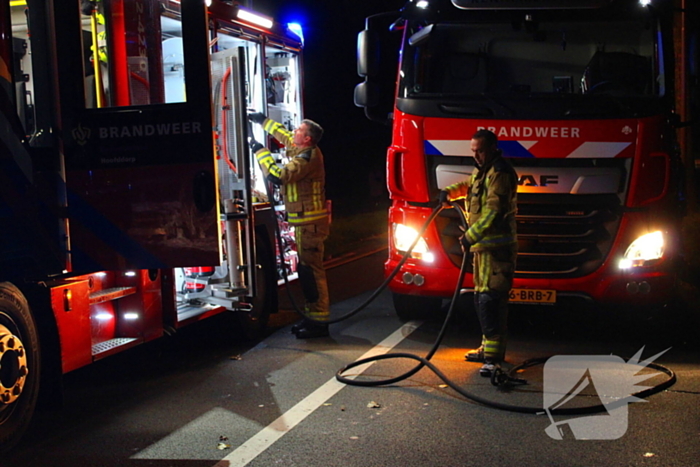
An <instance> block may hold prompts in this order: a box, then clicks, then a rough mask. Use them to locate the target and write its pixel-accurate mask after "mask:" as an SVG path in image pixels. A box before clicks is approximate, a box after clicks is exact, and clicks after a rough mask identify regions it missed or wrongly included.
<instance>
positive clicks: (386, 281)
mask: <svg viewBox="0 0 700 467" xmlns="http://www.w3.org/2000/svg"><path fill="white" fill-rule="evenodd" d="M265 187H266V189H267V196H268V199H269V200H270V202H271V200H272V193H271V190H270V184H269V183H266V184H265ZM442 209H443V207H442V206H441V205H440V206H438V207H436V208H435V209H434V210H433V212H432V213H431V214H430V216H429V217H428V219H427V220H426V221H425V224H424V225H423V227H422V228H421V230H420V231H419V232H418V235H416V238H415V240H414V241H413V243H411V246H410V247H409V248H408V251H406V253H405V254H404V255H403V257H402V258H401V260H400V261H399V263H398V264H397V265H396V267H395V268H394V270H393V271H391V274H389V275H388V276H387V278H386V279H384V282H382V283H381V285H380V286H379V287H378V288H377V289H376V290H375V291H374V292H373V293H372V295H370V296H369V297H368V298H367V299H366V300H365V301H364V302H362V303H361V304H360V305H359V306H358V307H357V308H355V309H354V310H351V311H349V312H347V313H345V314H344V315H341V316H338V317H337V318H334V319H329V320H319V319H314V318H310V317H309V316H307V315H306V313H304V312H303V311H302V310H301V309H300V308H299V306H298V305H297V303H296V301H295V300H294V297H293V296H292V292H291V290H290V288H289V279H288V278H287V274H283V277H284V284H285V286H286V288H287V294H288V296H289V300H290V301H291V302H292V307H293V308H294V311H296V312H297V313H298V314H299V315H300V316H301V317H302V318H304V320H306V321H310V322H312V323H316V324H326V325H327V324H335V323H339V322H341V321H345V320H346V319H348V318H350V317H352V316H354V315H356V314H357V313H359V312H360V311H362V310H364V309H365V308H366V307H367V305H369V304H370V303H372V302H373V301H374V299H376V298H377V296H378V295H379V294H380V293H382V291H383V290H384V289H385V288H386V287H387V286H388V285H389V282H391V280H392V279H393V278H394V276H396V274H398V272H399V270H400V269H401V266H403V265H404V263H405V262H406V261H407V260H408V258H410V256H411V252H412V251H413V248H415V246H416V245H417V244H418V241H419V240H420V238H421V236H422V235H423V234H424V233H425V231H426V230H427V228H428V226H429V225H430V223H431V222H433V219H435V217H436V216H437V215H438V213H439V212H440V211H441V210H442ZM275 238H276V240H277V249H278V250H279V259H280V262H281V264H282V265H284V246H283V244H282V233H281V232H280V228H279V223H278V222H275Z"/></svg>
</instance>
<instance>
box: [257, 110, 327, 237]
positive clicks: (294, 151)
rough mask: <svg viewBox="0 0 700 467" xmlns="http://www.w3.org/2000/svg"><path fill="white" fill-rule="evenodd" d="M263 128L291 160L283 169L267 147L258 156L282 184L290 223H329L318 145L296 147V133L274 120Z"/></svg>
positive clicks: (320, 154)
mask: <svg viewBox="0 0 700 467" xmlns="http://www.w3.org/2000/svg"><path fill="white" fill-rule="evenodd" d="M262 126H263V129H264V130H265V131H266V132H268V133H270V134H271V135H272V136H273V137H274V138H275V139H276V140H277V141H279V142H280V143H282V144H283V145H284V147H285V148H286V150H287V156H289V157H290V158H291V160H290V161H289V162H288V163H287V164H286V165H285V166H284V167H278V166H277V165H275V163H274V160H273V159H272V156H271V154H270V151H269V150H268V149H267V148H263V149H260V150H258V151H257V152H256V153H255V156H256V158H257V159H258V161H259V162H260V164H261V165H262V166H263V167H264V168H265V169H267V172H268V173H269V174H270V175H272V176H273V177H275V178H277V179H279V182H280V183H281V184H282V188H281V191H282V195H283V196H284V204H285V208H286V210H287V217H288V220H289V223H290V224H293V225H303V224H312V223H319V222H327V221H328V211H327V210H326V171H325V168H324V166H323V153H322V152H321V150H320V149H319V148H318V146H312V147H308V148H298V147H296V146H295V145H294V134H293V133H292V132H290V131H289V130H287V129H286V128H285V127H284V125H282V124H281V123H279V122H276V121H274V120H272V119H269V118H267V119H265V121H264V122H263V125H262ZM266 175H267V174H266Z"/></svg>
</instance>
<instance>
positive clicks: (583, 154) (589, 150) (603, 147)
mask: <svg viewBox="0 0 700 467" xmlns="http://www.w3.org/2000/svg"><path fill="white" fill-rule="evenodd" d="M631 144H632V143H610V142H592V141H591V142H588V143H583V144H582V145H581V146H579V147H578V148H576V149H575V150H574V152H572V153H571V154H569V155H568V156H566V157H567V158H571V159H573V158H581V159H584V158H594V157H596V158H602V159H605V158H613V157H615V156H617V155H618V154H620V153H621V152H622V151H624V150H625V149H627V147H629V146H630V145H631Z"/></svg>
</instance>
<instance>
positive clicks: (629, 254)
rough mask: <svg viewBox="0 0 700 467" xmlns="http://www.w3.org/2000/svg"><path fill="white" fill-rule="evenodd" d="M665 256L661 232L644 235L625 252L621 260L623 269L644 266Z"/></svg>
mask: <svg viewBox="0 0 700 467" xmlns="http://www.w3.org/2000/svg"><path fill="white" fill-rule="evenodd" d="M663 255H664V236H663V234H662V233H661V232H660V231H656V232H652V233H649V234H646V235H642V236H641V237H639V238H637V239H636V240H635V241H633V242H632V244H631V245H630V246H629V247H628V248H627V251H625V254H624V256H623V257H622V259H621V260H620V265H619V266H620V268H621V269H630V268H635V267H638V266H644V263H646V262H647V261H653V260H655V259H660V258H661V257H663Z"/></svg>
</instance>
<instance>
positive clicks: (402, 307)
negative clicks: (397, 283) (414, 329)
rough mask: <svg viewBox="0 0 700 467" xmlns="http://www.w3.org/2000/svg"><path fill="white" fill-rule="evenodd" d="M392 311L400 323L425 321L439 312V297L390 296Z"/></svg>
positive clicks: (395, 294)
mask: <svg viewBox="0 0 700 467" xmlns="http://www.w3.org/2000/svg"><path fill="white" fill-rule="evenodd" d="M391 296H392V299H393V301H394V310H396V315H397V316H398V317H399V319H400V320H401V321H411V320H414V319H426V318H429V317H430V316H434V315H435V313H437V312H439V311H440V307H441V306H442V299H441V298H439V297H420V296H417V295H403V294H398V293H392V294H391Z"/></svg>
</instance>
